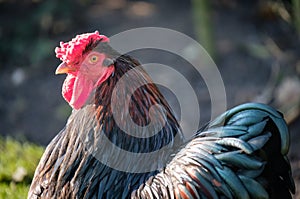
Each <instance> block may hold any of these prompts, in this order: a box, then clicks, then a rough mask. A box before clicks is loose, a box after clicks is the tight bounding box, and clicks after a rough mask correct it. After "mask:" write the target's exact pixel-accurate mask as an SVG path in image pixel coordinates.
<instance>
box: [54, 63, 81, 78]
mask: <svg viewBox="0 0 300 199" xmlns="http://www.w3.org/2000/svg"><path fill="white" fill-rule="evenodd" d="M75 70H76V69H74V68H71V67H70V66H68V65H67V64H66V63H65V62H63V63H61V64H60V65H59V66H58V67H57V69H56V71H55V74H56V75H58V74H64V73H69V72H74V71H75Z"/></svg>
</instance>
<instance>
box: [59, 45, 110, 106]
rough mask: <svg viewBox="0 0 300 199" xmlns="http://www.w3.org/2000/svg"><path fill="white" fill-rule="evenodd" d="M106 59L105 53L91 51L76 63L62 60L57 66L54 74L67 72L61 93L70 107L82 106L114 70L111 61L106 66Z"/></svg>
mask: <svg viewBox="0 0 300 199" xmlns="http://www.w3.org/2000/svg"><path fill="white" fill-rule="evenodd" d="M107 59H109V58H107V57H106V55H105V54H103V53H99V52H96V51H91V52H89V53H88V54H87V55H86V56H84V57H83V58H82V61H81V62H79V64H78V65H67V64H66V63H64V62H63V63H62V64H60V65H59V66H58V67H57V69H56V72H55V73H56V74H64V73H66V74H67V77H66V79H65V81H64V84H63V88H62V95H63V97H64V98H65V100H66V101H67V102H68V103H69V104H70V106H71V107H72V108H74V109H80V108H82V106H83V105H85V104H86V102H87V100H88V99H89V97H90V95H91V93H92V91H93V90H94V89H96V88H97V86H99V85H100V84H101V83H102V82H104V81H105V80H106V79H107V78H108V77H109V76H110V75H111V74H112V73H113V72H114V65H113V63H112V62H111V65H109V66H107V64H106V63H107V61H106V60H107Z"/></svg>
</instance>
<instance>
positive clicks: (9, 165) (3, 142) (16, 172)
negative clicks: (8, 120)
mask: <svg viewBox="0 0 300 199" xmlns="http://www.w3.org/2000/svg"><path fill="white" fill-rule="evenodd" d="M43 152H44V148H43V147H41V146H38V145H35V144H31V143H29V142H26V141H25V142H21V141H16V140H14V139H12V138H9V137H8V138H3V137H0V199H6V198H11V199H15V198H16V199H17V198H27V192H28V189H29V186H30V182H31V180H32V177H33V175H34V171H35V168H36V166H37V164H38V162H39V160H40V158H41V156H42V154H43Z"/></svg>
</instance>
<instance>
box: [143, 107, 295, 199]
mask: <svg viewBox="0 0 300 199" xmlns="http://www.w3.org/2000/svg"><path fill="white" fill-rule="evenodd" d="M289 142H290V141H289V132H288V129H287V125H286V123H285V121H284V119H283V117H282V115H281V114H280V113H279V112H277V111H276V110H275V109H273V108H271V107H269V106H266V105H262V104H256V103H249V104H243V105H240V106H237V107H235V108H233V109H231V110H229V111H227V112H225V113H224V114H222V115H220V116H219V117H218V118H216V120H214V121H212V122H211V123H210V124H208V125H207V126H206V127H205V128H203V129H201V131H200V130H199V131H198V132H197V133H196V135H195V137H194V138H192V139H191V141H189V142H188V143H187V144H186V145H185V146H182V148H181V149H180V151H179V152H178V153H176V155H175V157H174V158H173V159H172V160H171V161H170V163H169V164H168V165H167V166H166V168H165V169H164V170H163V171H161V172H159V173H158V174H157V175H156V176H155V177H154V179H157V180H153V181H152V182H150V183H149V185H151V187H156V189H157V188H158V187H164V188H159V189H158V192H159V193H164V192H166V191H167V192H168V195H170V196H174V197H175V198H190V197H191V198H197V197H198V196H200V197H201V198H241V199H245V198H291V193H294V192H295V185H294V181H293V179H292V176H291V167H290V164H289V161H288V159H287V157H286V155H287V152H288V149H289ZM155 182H169V183H172V184H171V185H170V184H168V183H167V184H161V183H155ZM153 190H154V189H153ZM195 190H196V192H195ZM145 191H146V190H143V189H139V190H137V193H138V195H140V194H142V193H143V192H145Z"/></svg>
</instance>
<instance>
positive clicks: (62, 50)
mask: <svg viewBox="0 0 300 199" xmlns="http://www.w3.org/2000/svg"><path fill="white" fill-rule="evenodd" d="M99 40H101V42H109V38H107V37H106V36H104V35H99V32H98V31H95V32H93V33H85V34H81V35H77V36H76V37H75V38H73V39H72V40H71V41H69V42H67V43H64V42H60V47H56V48H55V53H56V57H57V58H59V59H60V60H61V61H63V62H65V63H67V64H75V63H76V62H77V61H78V60H80V58H81V57H82V54H83V51H84V50H85V49H86V47H87V45H89V44H90V43H91V42H96V41H99Z"/></svg>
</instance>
